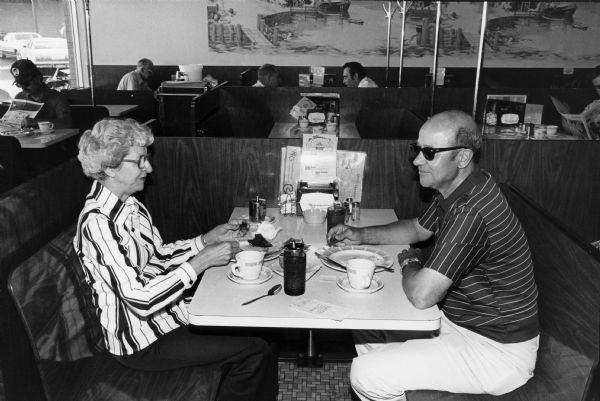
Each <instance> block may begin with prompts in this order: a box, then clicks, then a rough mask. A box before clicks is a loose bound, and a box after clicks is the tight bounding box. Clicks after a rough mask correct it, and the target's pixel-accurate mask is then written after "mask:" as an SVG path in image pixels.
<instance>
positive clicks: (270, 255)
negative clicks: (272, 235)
mask: <svg viewBox="0 0 600 401" xmlns="http://www.w3.org/2000/svg"><path fill="white" fill-rule="evenodd" d="M271 244H272V245H273V246H271V247H269V248H263V247H260V246H253V245H250V244H249V243H248V241H240V249H241V250H242V251H259V252H264V253H265V258H264V259H263V261H265V262H268V261H270V260H273V259H276V258H277V257H279V255H280V254H281V252H283V243H282V242H271Z"/></svg>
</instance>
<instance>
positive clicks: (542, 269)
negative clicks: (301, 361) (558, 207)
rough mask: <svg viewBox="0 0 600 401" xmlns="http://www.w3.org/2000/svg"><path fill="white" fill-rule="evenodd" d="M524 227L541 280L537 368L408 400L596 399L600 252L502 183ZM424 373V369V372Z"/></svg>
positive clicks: (416, 393) (414, 395)
mask: <svg viewBox="0 0 600 401" xmlns="http://www.w3.org/2000/svg"><path fill="white" fill-rule="evenodd" d="M502 192H503V193H504V195H505V196H506V198H507V200H508V202H509V204H510V206H511V208H512V210H513V211H514V212H515V214H516V215H517V217H518V218H519V221H520V222H521V225H522V226H523V228H524V230H525V234H526V236H527V241H528V243H529V247H530V249H531V255H532V259H533V265H534V274H535V280H536V284H537V286H538V293H539V295H538V310H539V317H540V345H539V350H538V358H537V361H536V366H535V372H534V376H533V378H531V379H530V380H529V381H528V382H527V383H525V385H523V386H522V387H520V388H518V389H516V390H514V391H512V392H510V393H507V394H504V395H501V396H492V395H481V394H452V393H447V392H441V391H422V390H421V391H409V392H408V399H409V400H410V401H567V400H568V401H597V400H598V398H597V397H598V388H599V386H600V383H599V377H598V355H599V323H600V322H599V320H600V315H599V313H598V311H599V310H600V252H598V251H597V250H595V249H594V248H592V247H591V246H590V245H589V244H587V243H585V242H583V241H581V240H579V239H578V238H577V237H576V236H575V235H574V234H573V233H572V232H570V231H569V230H568V229H566V228H564V227H563V226H562V225H561V224H560V223H558V222H556V220H555V219H554V218H553V217H552V216H550V215H548V214H547V213H546V212H545V211H544V210H543V209H541V208H540V207H539V206H538V205H536V204H535V203H534V202H532V201H531V200H530V199H529V198H527V197H526V196H525V195H523V193H522V192H520V191H519V190H518V189H516V188H515V187H509V186H503V187H502ZM424 374H426V373H424Z"/></svg>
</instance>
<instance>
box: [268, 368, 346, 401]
mask: <svg viewBox="0 0 600 401" xmlns="http://www.w3.org/2000/svg"><path fill="white" fill-rule="evenodd" d="M349 374H350V363H349V362H326V363H324V364H323V367H320V368H310V367H299V366H297V365H296V363H295V362H292V361H280V362H279V396H278V397H277V400H278V401H334V400H335V401H351V400H352V396H351V395H350V391H351V390H350V380H349Z"/></svg>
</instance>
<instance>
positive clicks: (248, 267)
mask: <svg viewBox="0 0 600 401" xmlns="http://www.w3.org/2000/svg"><path fill="white" fill-rule="evenodd" d="M264 257H265V254H264V252H259V251H242V252H240V253H238V254H237V255H235V260H236V262H235V263H234V264H233V266H231V274H233V275H234V276H236V277H239V278H241V279H244V280H256V279H257V278H258V277H259V276H260V272H261V270H262V266H263V259H264Z"/></svg>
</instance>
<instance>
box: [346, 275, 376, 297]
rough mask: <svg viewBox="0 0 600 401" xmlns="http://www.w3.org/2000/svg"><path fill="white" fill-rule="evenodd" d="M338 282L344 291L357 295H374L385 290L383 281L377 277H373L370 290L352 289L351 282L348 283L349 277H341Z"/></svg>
mask: <svg viewBox="0 0 600 401" xmlns="http://www.w3.org/2000/svg"><path fill="white" fill-rule="evenodd" d="M336 282H337V285H338V287H340V288H341V289H342V290H344V291H346V292H352V293H355V294H372V293H374V292H377V291H379V290H380V289H382V288H383V280H381V279H380V278H379V277H377V276H373V279H372V280H371V285H370V286H369V287H368V288H365V289H364V290H357V289H356V288H352V287H351V286H350V282H349V281H348V276H340V277H338V279H337V281H336Z"/></svg>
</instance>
